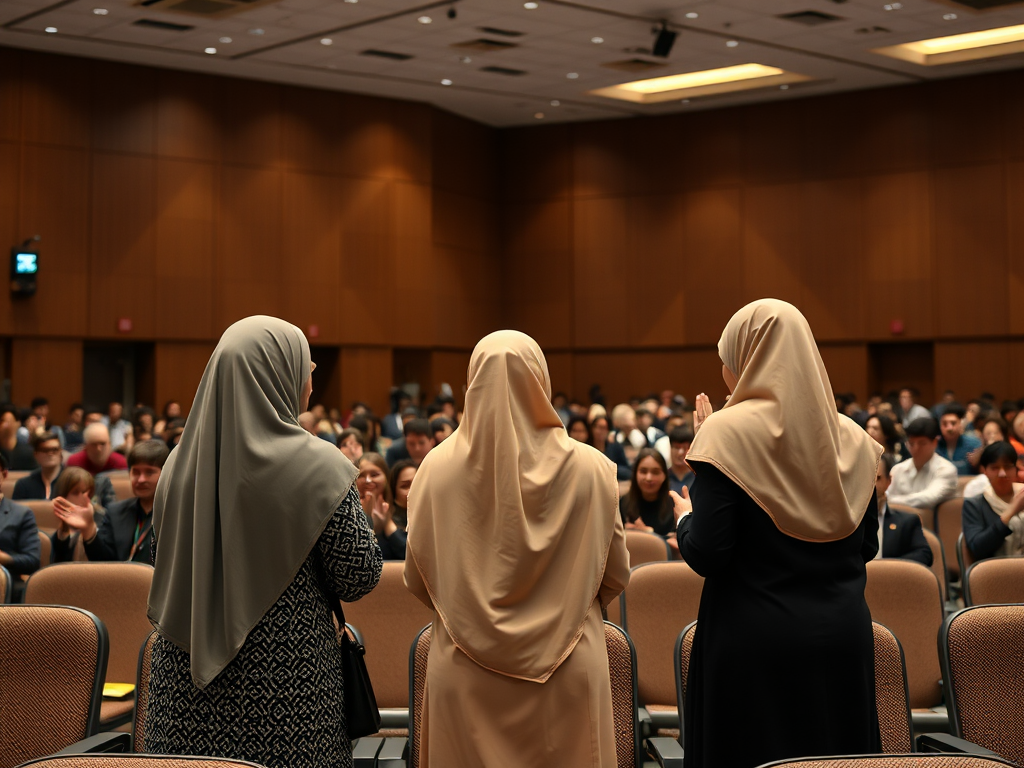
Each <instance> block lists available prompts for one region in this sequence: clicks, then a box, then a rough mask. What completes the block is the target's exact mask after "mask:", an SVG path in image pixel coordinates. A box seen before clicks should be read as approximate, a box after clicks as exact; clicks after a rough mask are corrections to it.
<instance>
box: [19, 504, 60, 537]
mask: <svg viewBox="0 0 1024 768" xmlns="http://www.w3.org/2000/svg"><path fill="white" fill-rule="evenodd" d="M18 503H19V504H24V505H25V506H26V507H28V508H29V509H31V510H32V515H33V516H34V517H35V519H36V527H37V528H39V530H40V531H44V532H45V533H53V532H54V531H55V530H57V516H56V515H55V514H53V502H52V501H45V500H43V499H25V500H23V501H19V502H18Z"/></svg>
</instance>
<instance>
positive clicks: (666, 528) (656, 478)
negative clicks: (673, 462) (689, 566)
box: [619, 448, 676, 545]
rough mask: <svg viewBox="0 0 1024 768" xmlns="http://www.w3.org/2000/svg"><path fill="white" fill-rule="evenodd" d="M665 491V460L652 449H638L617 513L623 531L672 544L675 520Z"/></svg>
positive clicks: (666, 486) (666, 479) (669, 499)
mask: <svg viewBox="0 0 1024 768" xmlns="http://www.w3.org/2000/svg"><path fill="white" fill-rule="evenodd" d="M668 491H669V484H668V467H666V466H665V459H663V458H662V457H661V454H660V453H658V452H657V451H656V450H655V449H654V448H641V449H640V452H639V453H638V454H637V459H636V464H635V465H634V466H633V477H632V479H631V481H630V484H629V493H627V494H626V495H625V496H623V497H622V498H621V499H620V500H619V512H620V514H621V515H622V521H623V523H624V524H625V526H626V528H633V529H636V530H641V531H651V532H653V533H656V534H658V535H659V536H667V537H668V538H669V544H670V545H671V544H672V543H673V542H672V539H675V536H674V535H672V534H674V533H675V528H676V520H675V517H674V516H673V514H672V507H673V505H672V499H671V497H669V495H668Z"/></svg>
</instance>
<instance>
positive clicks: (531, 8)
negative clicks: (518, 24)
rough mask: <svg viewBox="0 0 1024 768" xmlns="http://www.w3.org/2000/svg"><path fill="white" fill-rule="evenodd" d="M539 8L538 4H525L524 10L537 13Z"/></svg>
mask: <svg viewBox="0 0 1024 768" xmlns="http://www.w3.org/2000/svg"><path fill="white" fill-rule="evenodd" d="M538 7H539V5H538V4H537V3H523V8H525V9H526V10H528V11H535V10H537V8H538Z"/></svg>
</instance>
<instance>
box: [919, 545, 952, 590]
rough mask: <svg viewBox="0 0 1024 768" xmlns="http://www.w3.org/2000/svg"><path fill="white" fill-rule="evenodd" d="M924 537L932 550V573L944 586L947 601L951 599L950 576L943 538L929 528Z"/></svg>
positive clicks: (940, 584) (941, 585)
mask: <svg viewBox="0 0 1024 768" xmlns="http://www.w3.org/2000/svg"><path fill="white" fill-rule="evenodd" d="M924 538H925V541H927V542H928V547H929V549H931V551H932V566H931V568H932V573H934V574H935V578H937V579H938V580H939V586H940V587H942V600H943V601H946V600H948V599H949V576H948V575H947V573H946V550H945V547H943V546H942V540H941V539H939V537H938V536H936V535H935V534H934V533H932V532H931V531H929V530H928V529H927V528H925V529H924Z"/></svg>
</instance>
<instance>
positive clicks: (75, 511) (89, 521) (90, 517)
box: [53, 496, 96, 541]
mask: <svg viewBox="0 0 1024 768" xmlns="http://www.w3.org/2000/svg"><path fill="white" fill-rule="evenodd" d="M53 514H54V515H55V516H56V517H57V521H58V522H57V536H58V537H59V538H61V539H65V538H67V537H68V535H69V534H70V533H71V531H80V532H81V534H82V538H83V539H85V540H86V541H92V538H93V537H94V536H95V535H96V516H95V515H94V514H93V509H92V504H86V505H85V506H84V507H79V506H77V505H75V504H72V503H71V502H70V501H68V500H67V499H65V498H64V497H63V496H58V497H57V498H55V499H54V500H53Z"/></svg>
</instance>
